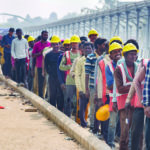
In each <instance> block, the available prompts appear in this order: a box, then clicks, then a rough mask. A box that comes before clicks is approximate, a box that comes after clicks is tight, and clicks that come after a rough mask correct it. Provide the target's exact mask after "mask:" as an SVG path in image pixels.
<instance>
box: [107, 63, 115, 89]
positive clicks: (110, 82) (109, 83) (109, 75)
mask: <svg viewBox="0 0 150 150" xmlns="http://www.w3.org/2000/svg"><path fill="white" fill-rule="evenodd" d="M105 74H106V84H107V87H108V88H109V87H111V86H112V85H113V83H114V77H113V74H112V72H111V71H110V69H109V66H108V65H107V66H106V68H105Z"/></svg>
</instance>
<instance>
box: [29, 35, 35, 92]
mask: <svg viewBox="0 0 150 150" xmlns="http://www.w3.org/2000/svg"><path fill="white" fill-rule="evenodd" d="M34 41H35V38H34V37H32V36H29V37H28V44H29V49H28V51H29V69H28V77H27V78H28V79H27V82H28V89H29V90H30V91H32V90H33V75H32V61H33V60H32V51H33V47H34Z"/></svg>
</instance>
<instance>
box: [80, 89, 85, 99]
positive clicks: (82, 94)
mask: <svg viewBox="0 0 150 150" xmlns="http://www.w3.org/2000/svg"><path fill="white" fill-rule="evenodd" d="M79 97H80V98H81V99H83V98H84V97H85V95H84V93H83V92H82V91H80V92H79Z"/></svg>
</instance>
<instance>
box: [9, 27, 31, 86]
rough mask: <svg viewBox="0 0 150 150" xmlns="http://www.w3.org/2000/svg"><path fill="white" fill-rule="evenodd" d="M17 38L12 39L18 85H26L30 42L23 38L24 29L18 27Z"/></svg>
mask: <svg viewBox="0 0 150 150" xmlns="http://www.w3.org/2000/svg"><path fill="white" fill-rule="evenodd" d="M16 35H17V38H16V39H14V40H13V41H12V46H11V55H12V57H13V58H14V60H15V70H16V78H17V83H18V84H17V85H18V86H27V85H26V58H29V55H28V42H27V40H26V39H24V38H22V29H19V28H18V29H16Z"/></svg>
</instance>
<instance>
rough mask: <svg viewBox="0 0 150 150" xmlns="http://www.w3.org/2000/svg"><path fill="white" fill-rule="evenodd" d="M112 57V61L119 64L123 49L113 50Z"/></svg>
mask: <svg viewBox="0 0 150 150" xmlns="http://www.w3.org/2000/svg"><path fill="white" fill-rule="evenodd" d="M110 57H111V59H112V60H114V61H116V62H117V61H118V60H119V59H120V58H121V49H116V50H113V51H112V52H111V53H110Z"/></svg>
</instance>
